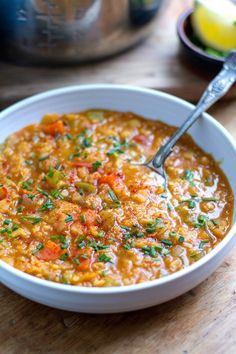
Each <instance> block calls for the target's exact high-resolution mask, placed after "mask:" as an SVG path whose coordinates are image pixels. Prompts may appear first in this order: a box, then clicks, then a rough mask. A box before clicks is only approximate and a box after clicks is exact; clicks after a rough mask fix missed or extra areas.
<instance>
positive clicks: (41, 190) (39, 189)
mask: <svg viewBox="0 0 236 354" xmlns="http://www.w3.org/2000/svg"><path fill="white" fill-rule="evenodd" d="M37 191H38V192H39V193H41V194H42V195H45V196H46V197H47V196H48V195H49V193H48V192H46V191H44V190H43V189H42V188H40V187H38V188H37Z"/></svg>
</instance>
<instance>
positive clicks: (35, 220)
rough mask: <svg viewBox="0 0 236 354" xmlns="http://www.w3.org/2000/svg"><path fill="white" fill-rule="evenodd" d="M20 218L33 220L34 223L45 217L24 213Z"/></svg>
mask: <svg viewBox="0 0 236 354" xmlns="http://www.w3.org/2000/svg"><path fill="white" fill-rule="evenodd" d="M20 218H21V219H22V220H25V221H32V222H31V224H32V225H35V224H38V223H39V222H40V221H42V220H43V218H42V217H40V216H32V215H22V216H21V217H20Z"/></svg>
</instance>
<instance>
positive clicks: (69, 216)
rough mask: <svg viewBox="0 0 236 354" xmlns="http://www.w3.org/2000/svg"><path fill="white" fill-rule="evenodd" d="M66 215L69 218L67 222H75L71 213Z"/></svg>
mask: <svg viewBox="0 0 236 354" xmlns="http://www.w3.org/2000/svg"><path fill="white" fill-rule="evenodd" d="M66 215H67V218H66V219H65V222H70V221H72V220H73V216H72V215H70V214H69V213H66Z"/></svg>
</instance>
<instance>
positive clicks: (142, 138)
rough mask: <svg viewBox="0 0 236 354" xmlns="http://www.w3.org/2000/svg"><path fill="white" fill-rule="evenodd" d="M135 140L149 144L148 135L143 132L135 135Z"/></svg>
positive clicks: (142, 143)
mask: <svg viewBox="0 0 236 354" xmlns="http://www.w3.org/2000/svg"><path fill="white" fill-rule="evenodd" d="M133 140H134V141H135V142H136V143H139V144H141V145H144V146H146V145H148V142H149V139H148V137H147V136H145V135H142V134H139V135H135V136H134V137H133Z"/></svg>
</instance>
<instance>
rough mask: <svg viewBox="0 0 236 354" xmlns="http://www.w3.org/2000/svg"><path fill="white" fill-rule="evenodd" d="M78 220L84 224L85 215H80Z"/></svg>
mask: <svg viewBox="0 0 236 354" xmlns="http://www.w3.org/2000/svg"><path fill="white" fill-rule="evenodd" d="M80 220H81V222H82V223H83V224H84V223H85V222H86V217H85V215H83V214H82V215H80Z"/></svg>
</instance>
